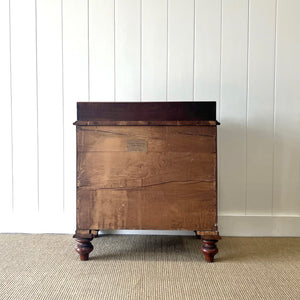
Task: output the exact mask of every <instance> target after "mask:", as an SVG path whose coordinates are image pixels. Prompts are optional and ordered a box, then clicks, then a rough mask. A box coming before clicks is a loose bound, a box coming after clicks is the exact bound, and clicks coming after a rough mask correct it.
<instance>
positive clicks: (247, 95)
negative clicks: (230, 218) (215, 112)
mask: <svg viewBox="0 0 300 300" xmlns="http://www.w3.org/2000/svg"><path fill="white" fill-rule="evenodd" d="M249 47H250V0H248V25H247V75H246V76H247V79H246V80H247V83H246V128H245V216H246V215H247V208H248V123H249V120H248V119H249V115H248V109H249V67H250V66H249V63H250V61H249V53H250V51H249Z"/></svg>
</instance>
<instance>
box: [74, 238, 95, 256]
mask: <svg viewBox="0 0 300 300" xmlns="http://www.w3.org/2000/svg"><path fill="white" fill-rule="evenodd" d="M92 239H93V238H81V237H76V238H75V240H76V242H77V245H76V247H75V250H76V252H77V253H79V256H80V260H88V259H89V254H90V253H91V252H92V251H93V249H94V247H93V245H92V243H91V240H92Z"/></svg>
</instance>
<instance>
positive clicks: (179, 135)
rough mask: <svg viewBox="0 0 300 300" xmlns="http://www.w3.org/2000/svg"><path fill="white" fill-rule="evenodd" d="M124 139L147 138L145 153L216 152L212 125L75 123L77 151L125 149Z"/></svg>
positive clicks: (214, 131)
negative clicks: (106, 124) (80, 124)
mask: <svg viewBox="0 0 300 300" xmlns="http://www.w3.org/2000/svg"><path fill="white" fill-rule="evenodd" d="M128 139H142V140H147V143H148V150H147V151H148V152H168V151H172V152H197V153H200V152H201V153H210V152H215V151H216V127H215V126H77V150H78V151H79V152H81V151H99V152H101V151H110V152H116V151H127V141H128Z"/></svg>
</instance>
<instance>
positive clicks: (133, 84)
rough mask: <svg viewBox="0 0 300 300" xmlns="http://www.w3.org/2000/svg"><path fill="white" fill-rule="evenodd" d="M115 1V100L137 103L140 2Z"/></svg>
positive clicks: (138, 97) (139, 95)
mask: <svg viewBox="0 0 300 300" xmlns="http://www.w3.org/2000/svg"><path fill="white" fill-rule="evenodd" d="M115 1H116V29H115V30H116V50H115V51H116V75H115V76H116V99H117V100H118V101H124V100H125V101H139V100H141V93H140V85H141V82H140V42H141V39H140V34H141V33H140V29H141V27H140V23H141V19H140V0H127V1H124V0H115Z"/></svg>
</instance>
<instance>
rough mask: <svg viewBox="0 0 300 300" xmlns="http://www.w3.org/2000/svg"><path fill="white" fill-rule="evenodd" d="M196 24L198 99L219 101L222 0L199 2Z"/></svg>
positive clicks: (196, 86) (199, 0) (196, 98)
mask: <svg viewBox="0 0 300 300" xmlns="http://www.w3.org/2000/svg"><path fill="white" fill-rule="evenodd" d="M195 22H196V26H195V100H215V101H218V100H219V98H220V46H221V45H220V44H221V0H196V1H195Z"/></svg>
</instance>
